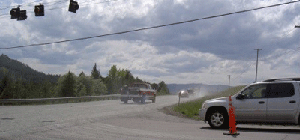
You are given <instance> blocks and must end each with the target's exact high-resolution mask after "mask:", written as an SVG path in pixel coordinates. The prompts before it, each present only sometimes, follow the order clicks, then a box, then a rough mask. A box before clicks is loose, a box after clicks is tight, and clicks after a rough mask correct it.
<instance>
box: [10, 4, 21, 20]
mask: <svg viewBox="0 0 300 140" xmlns="http://www.w3.org/2000/svg"><path fill="white" fill-rule="evenodd" d="M10 16H11V17H10V19H17V18H18V17H19V16H20V8H19V7H18V8H12V9H11V10H10Z"/></svg>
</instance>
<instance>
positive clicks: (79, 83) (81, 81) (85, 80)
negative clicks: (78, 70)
mask: <svg viewBox="0 0 300 140" xmlns="http://www.w3.org/2000/svg"><path fill="white" fill-rule="evenodd" d="M76 88H77V90H76V91H77V92H79V91H80V90H81V89H82V88H85V91H82V92H81V93H85V94H80V96H88V95H92V94H93V81H92V79H91V78H89V77H86V76H84V74H81V75H80V76H79V77H78V78H77V80H76ZM77 96H78V95H77Z"/></svg>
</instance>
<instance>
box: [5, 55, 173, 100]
mask: <svg viewBox="0 0 300 140" xmlns="http://www.w3.org/2000/svg"><path fill="white" fill-rule="evenodd" d="M133 82H146V81H143V80H141V79H139V78H138V77H134V76H133V75H132V74H131V72H130V71H129V70H125V69H117V66H116V65H113V66H112V67H111V69H110V70H109V72H108V75H107V76H106V77H104V76H102V75H101V74H100V70H98V69H97V65H96V63H95V65H94V66H93V67H92V70H91V76H86V74H85V73H83V72H81V73H80V74H79V75H78V76H76V75H75V74H74V73H72V72H71V71H69V72H67V73H66V74H64V75H63V76H60V75H49V74H48V75H46V74H44V73H42V72H38V71H36V70H33V69H32V68H30V67H29V66H28V65H26V64H23V63H21V62H19V61H16V60H13V59H10V58H9V57H8V56H6V55H3V54H2V55H1V56H0V99H26V98H52V97H80V96H97V95H104V94H117V93H118V92H119V89H120V88H121V87H122V86H124V85H128V84H131V83H133ZM147 83H149V82H147ZM150 84H151V85H152V87H153V88H155V89H157V91H158V95H163V94H169V89H168V88H167V85H166V84H165V83H164V82H163V81H161V82H160V83H159V84H156V83H150Z"/></svg>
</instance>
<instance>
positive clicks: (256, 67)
mask: <svg viewBox="0 0 300 140" xmlns="http://www.w3.org/2000/svg"><path fill="white" fill-rule="evenodd" d="M254 50H256V51H257V55H256V76H255V82H256V81H257V68H258V53H259V50H262V49H254Z"/></svg>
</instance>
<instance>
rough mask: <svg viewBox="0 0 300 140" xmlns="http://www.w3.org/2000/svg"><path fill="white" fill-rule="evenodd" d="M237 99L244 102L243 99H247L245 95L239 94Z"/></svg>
mask: <svg viewBox="0 0 300 140" xmlns="http://www.w3.org/2000/svg"><path fill="white" fill-rule="evenodd" d="M236 99H238V100H243V99H245V95H244V94H239V95H238V96H236Z"/></svg>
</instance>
